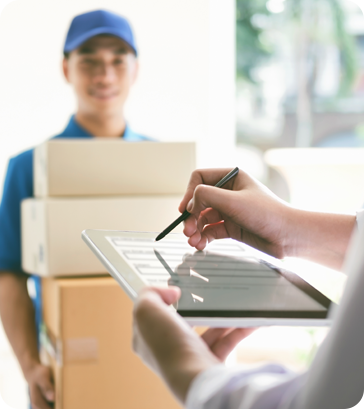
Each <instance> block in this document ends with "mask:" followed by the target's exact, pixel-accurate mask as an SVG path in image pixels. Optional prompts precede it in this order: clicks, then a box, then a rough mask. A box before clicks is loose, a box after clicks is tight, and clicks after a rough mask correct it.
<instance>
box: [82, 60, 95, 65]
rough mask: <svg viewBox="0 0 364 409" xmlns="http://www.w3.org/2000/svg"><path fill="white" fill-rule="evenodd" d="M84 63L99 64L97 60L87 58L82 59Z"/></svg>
mask: <svg viewBox="0 0 364 409" xmlns="http://www.w3.org/2000/svg"><path fill="white" fill-rule="evenodd" d="M82 64H85V65H90V66H94V65H97V61H94V60H89V59H85V60H83V61H82Z"/></svg>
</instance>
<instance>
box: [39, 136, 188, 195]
mask: <svg viewBox="0 0 364 409" xmlns="http://www.w3.org/2000/svg"><path fill="white" fill-rule="evenodd" d="M195 162H196V159H195V143H193V142H181V143H180V142H132V143H131V142H124V141H122V140H120V139H112V138H110V139H109V138H107V139H105V138H92V139H66V138H64V139H55V140H54V139H53V140H50V141H47V142H45V143H43V144H42V145H40V146H38V147H36V148H35V150H34V195H35V197H51V196H96V195H159V194H161V195H163V194H169V195H171V194H183V193H184V192H185V189H186V187H187V183H188V181H189V178H190V175H191V172H192V171H193V170H194V169H195V166H196V165H195Z"/></svg>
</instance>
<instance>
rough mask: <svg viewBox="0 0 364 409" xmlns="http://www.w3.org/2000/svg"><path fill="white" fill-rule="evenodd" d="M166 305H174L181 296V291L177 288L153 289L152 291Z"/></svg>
mask: <svg viewBox="0 0 364 409" xmlns="http://www.w3.org/2000/svg"><path fill="white" fill-rule="evenodd" d="M154 290H155V291H156V292H157V293H158V294H159V295H160V297H161V298H162V300H163V301H164V302H165V303H166V304H167V305H170V304H173V303H175V302H176V301H177V300H178V299H179V298H180V296H181V289H180V288H179V287H174V286H171V287H168V288H155V289H154Z"/></svg>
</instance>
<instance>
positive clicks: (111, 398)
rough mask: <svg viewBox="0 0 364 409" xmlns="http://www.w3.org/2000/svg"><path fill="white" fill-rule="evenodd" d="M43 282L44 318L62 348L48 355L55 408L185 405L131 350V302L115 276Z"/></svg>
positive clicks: (135, 408) (153, 408) (165, 407)
mask: <svg viewBox="0 0 364 409" xmlns="http://www.w3.org/2000/svg"><path fill="white" fill-rule="evenodd" d="M42 285H43V311H44V322H45V325H46V327H47V329H48V330H49V332H50V333H52V337H53V339H54V340H56V342H54V341H53V342H54V344H55V345H56V346H55V348H57V349H58V358H57V359H55V358H54V357H51V359H50V360H51V366H52V368H53V371H54V374H55V385H56V405H55V409H80V408H87V409H100V408H107V409H120V408H127V409H178V408H181V407H180V406H179V404H178V403H177V402H176V401H175V399H174V398H173V396H172V395H171V393H170V392H169V391H168V389H167V388H166V387H165V385H164V384H163V383H162V381H161V380H160V379H159V378H158V377H157V376H156V375H155V374H154V373H153V372H152V371H150V370H149V369H148V368H147V367H146V366H145V365H144V364H143V363H142V362H141V360H140V359H139V358H138V357H137V356H136V355H135V354H134V352H133V351H132V346H131V345H132V308H133V304H132V302H131V301H130V300H129V298H128V297H127V296H126V295H125V293H124V292H123V291H122V289H121V288H120V287H119V286H118V284H117V283H116V282H115V281H114V280H113V279H112V278H109V277H94V278H70V279H65V278H61V279H54V278H46V279H43V280H42ZM70 355H72V359H69V357H70Z"/></svg>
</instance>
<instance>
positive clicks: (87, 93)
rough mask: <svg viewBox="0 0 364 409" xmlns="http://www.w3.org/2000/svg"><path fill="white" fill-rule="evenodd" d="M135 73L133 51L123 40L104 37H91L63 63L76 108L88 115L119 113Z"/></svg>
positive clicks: (135, 61)
mask: <svg viewBox="0 0 364 409" xmlns="http://www.w3.org/2000/svg"><path fill="white" fill-rule="evenodd" d="M137 70H138V63H137V60H136V57H135V55H134V53H133V51H132V49H131V48H130V47H129V46H128V45H127V44H126V43H125V42H124V41H123V40H121V39H119V38H117V37H113V36H106V35H101V36H95V37H92V38H90V39H89V40H88V41H86V42H85V43H84V44H82V45H81V46H80V47H79V48H77V49H76V50H74V51H72V52H71V53H70V54H69V57H68V58H65V59H64V61H63V71H64V75H65V77H66V79H67V81H68V82H69V83H70V84H71V85H72V86H73V88H74V90H75V93H76V96H77V99H78V104H79V109H80V110H82V111H83V112H84V113H89V114H93V113H99V114H100V113H105V114H112V113H115V112H117V111H120V110H121V111H122V110H123V106H124V103H125V100H126V98H127V96H128V94H129V90H130V88H131V86H132V85H133V83H134V81H135V79H136V75H137Z"/></svg>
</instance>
